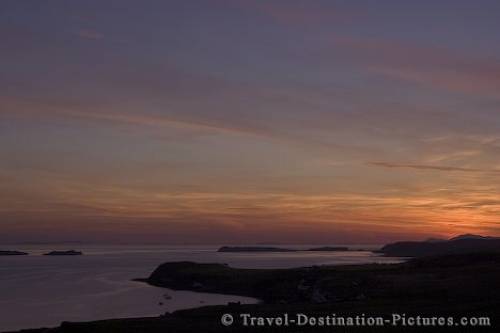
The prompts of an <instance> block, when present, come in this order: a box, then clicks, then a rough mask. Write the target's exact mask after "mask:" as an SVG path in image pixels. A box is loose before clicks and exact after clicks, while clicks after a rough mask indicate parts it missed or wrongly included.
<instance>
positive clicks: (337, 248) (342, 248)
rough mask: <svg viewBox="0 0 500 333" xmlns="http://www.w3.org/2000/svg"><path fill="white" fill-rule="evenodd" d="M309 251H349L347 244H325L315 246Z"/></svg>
mask: <svg viewBox="0 0 500 333" xmlns="http://www.w3.org/2000/svg"><path fill="white" fill-rule="evenodd" d="M307 251H325V252H328V251H349V248H348V247H346V246H323V247H313V248H311V249H309V250H307Z"/></svg>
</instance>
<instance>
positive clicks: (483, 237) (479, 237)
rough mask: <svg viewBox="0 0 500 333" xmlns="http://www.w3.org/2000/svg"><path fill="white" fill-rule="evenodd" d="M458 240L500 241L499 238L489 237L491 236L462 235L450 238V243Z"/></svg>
mask: <svg viewBox="0 0 500 333" xmlns="http://www.w3.org/2000/svg"><path fill="white" fill-rule="evenodd" d="M460 239H500V238H499V237H491V236H481V235H474V234H464V235H459V236H456V237H453V238H450V241H454V240H460Z"/></svg>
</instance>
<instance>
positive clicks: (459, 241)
mask: <svg viewBox="0 0 500 333" xmlns="http://www.w3.org/2000/svg"><path fill="white" fill-rule="evenodd" d="M376 252H378V253H383V254H384V255H386V256H391V257H424V256H436V255H448V254H463V253H477V252H500V238H495V237H483V236H477V235H462V236H457V237H454V238H452V239H450V240H448V241H439V242H432V241H431V242H429V241H421V242H396V243H392V244H387V245H385V246H384V247H382V248H381V249H380V250H379V251H376Z"/></svg>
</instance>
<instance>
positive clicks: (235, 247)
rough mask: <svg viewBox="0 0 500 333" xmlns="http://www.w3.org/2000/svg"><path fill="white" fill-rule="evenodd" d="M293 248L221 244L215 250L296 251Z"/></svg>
mask: <svg viewBox="0 0 500 333" xmlns="http://www.w3.org/2000/svg"><path fill="white" fill-rule="evenodd" d="M296 251H297V250H293V249H284V248H280V247H269V246H223V247H221V248H219V249H218V250H217V252H296Z"/></svg>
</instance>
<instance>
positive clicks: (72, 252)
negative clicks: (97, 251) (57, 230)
mask: <svg viewBox="0 0 500 333" xmlns="http://www.w3.org/2000/svg"><path fill="white" fill-rule="evenodd" d="M43 255H44V256H81V255H83V253H82V252H81V251H75V250H69V251H51V252H48V253H44V254H43Z"/></svg>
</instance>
